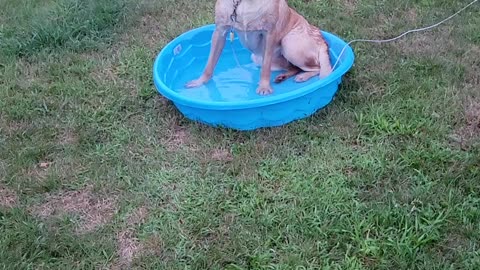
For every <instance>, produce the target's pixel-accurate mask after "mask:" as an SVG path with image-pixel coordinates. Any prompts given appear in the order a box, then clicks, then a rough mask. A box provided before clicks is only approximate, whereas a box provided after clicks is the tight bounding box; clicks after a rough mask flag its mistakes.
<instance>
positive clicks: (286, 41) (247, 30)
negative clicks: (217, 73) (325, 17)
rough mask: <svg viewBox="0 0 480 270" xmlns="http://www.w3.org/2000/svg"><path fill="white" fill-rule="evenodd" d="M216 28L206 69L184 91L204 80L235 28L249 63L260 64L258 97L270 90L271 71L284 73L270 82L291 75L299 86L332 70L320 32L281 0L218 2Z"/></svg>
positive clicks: (226, 0)
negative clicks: (300, 83)
mask: <svg viewBox="0 0 480 270" xmlns="http://www.w3.org/2000/svg"><path fill="white" fill-rule="evenodd" d="M215 24H216V29H215V32H214V33H213V37H212V47H211V50H210V56H209V58H208V62H207V66H206V67H205V70H204V72H203V74H202V75H201V76H200V78H198V79H196V80H193V81H191V82H188V83H187V84H186V87H188V88H191V87H198V86H200V85H202V84H204V83H206V82H208V81H209V80H210V79H211V77H212V75H213V70H214V69H215V66H216V64H217V62H218V59H219V57H220V54H221V52H222V50H223V48H224V46H225V42H226V36H227V34H228V33H229V32H230V31H232V30H233V29H235V31H236V32H237V33H238V36H239V38H240V41H241V42H242V45H243V46H244V47H246V48H248V49H249V50H250V51H251V52H252V60H253V61H254V62H255V63H257V64H258V65H261V66H262V68H261V77H260V83H259V86H258V88H257V93H258V94H261V95H268V94H271V93H272V92H273V90H272V87H271V84H270V76H271V70H286V72H285V73H284V74H281V75H279V76H277V78H276V79H275V82H277V83H278V82H281V81H284V80H286V79H288V78H290V77H292V76H295V75H297V74H299V73H300V72H302V73H300V74H299V75H297V76H296V77H295V81H297V82H304V81H307V80H308V79H310V78H312V77H314V76H317V75H320V77H321V78H323V77H326V76H328V75H329V74H330V73H331V72H332V67H331V64H330V57H329V54H328V45H327V43H326V42H325V40H324V39H323V36H322V34H321V33H320V30H319V29H318V28H317V27H315V26H312V25H310V24H309V23H308V22H307V20H306V19H305V18H304V17H302V16H301V15H300V14H298V13H297V12H296V11H295V10H293V9H292V8H290V7H289V6H288V4H287V1H286V0H217V2H216V5H215Z"/></svg>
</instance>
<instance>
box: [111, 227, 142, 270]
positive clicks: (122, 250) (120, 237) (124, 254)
mask: <svg viewBox="0 0 480 270" xmlns="http://www.w3.org/2000/svg"><path fill="white" fill-rule="evenodd" d="M117 245H118V256H119V257H120V261H119V262H118V263H117V264H116V265H119V266H120V268H123V267H128V266H129V265H130V264H131V263H132V261H133V260H134V259H135V257H136V256H137V255H138V254H139V253H140V252H141V251H142V250H143V245H142V243H140V241H139V240H138V238H137V237H136V233H135V231H134V230H131V229H126V230H123V231H121V232H120V233H118V234H117Z"/></svg>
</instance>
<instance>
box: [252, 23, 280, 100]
mask: <svg viewBox="0 0 480 270" xmlns="http://www.w3.org/2000/svg"><path fill="white" fill-rule="evenodd" d="M275 42H276V33H275V30H269V31H267V33H266V37H265V48H264V50H263V64H262V72H261V74H260V84H259V86H258V88H257V93H258V94H260V95H269V94H271V93H273V90H272V86H271V84H270V76H271V74H272V59H273V52H274V48H275Z"/></svg>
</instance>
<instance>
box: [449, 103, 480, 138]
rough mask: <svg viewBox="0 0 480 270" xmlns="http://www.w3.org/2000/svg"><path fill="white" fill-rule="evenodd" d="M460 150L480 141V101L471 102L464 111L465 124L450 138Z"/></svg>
mask: <svg viewBox="0 0 480 270" xmlns="http://www.w3.org/2000/svg"><path fill="white" fill-rule="evenodd" d="M451 139H452V140H454V141H456V142H458V143H459V144H460V145H461V146H462V148H468V146H469V145H470V144H471V143H472V142H473V141H475V140H478V139H480V101H479V100H472V101H470V104H469V105H468V106H467V108H466V110H465V123H464V125H462V126H461V127H460V128H459V129H458V130H457V131H456V132H455V134H454V135H453V136H452V137H451Z"/></svg>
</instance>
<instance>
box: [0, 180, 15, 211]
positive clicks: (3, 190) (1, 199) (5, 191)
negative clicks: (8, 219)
mask: <svg viewBox="0 0 480 270" xmlns="http://www.w3.org/2000/svg"><path fill="white" fill-rule="evenodd" d="M17 201H18V197H17V194H16V193H15V191H13V190H11V189H9V188H7V187H4V186H2V185H0V208H12V207H15V205H16V204H17Z"/></svg>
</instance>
